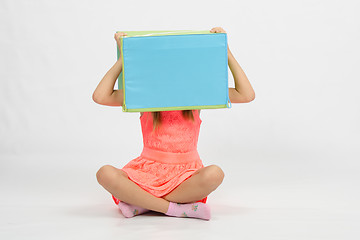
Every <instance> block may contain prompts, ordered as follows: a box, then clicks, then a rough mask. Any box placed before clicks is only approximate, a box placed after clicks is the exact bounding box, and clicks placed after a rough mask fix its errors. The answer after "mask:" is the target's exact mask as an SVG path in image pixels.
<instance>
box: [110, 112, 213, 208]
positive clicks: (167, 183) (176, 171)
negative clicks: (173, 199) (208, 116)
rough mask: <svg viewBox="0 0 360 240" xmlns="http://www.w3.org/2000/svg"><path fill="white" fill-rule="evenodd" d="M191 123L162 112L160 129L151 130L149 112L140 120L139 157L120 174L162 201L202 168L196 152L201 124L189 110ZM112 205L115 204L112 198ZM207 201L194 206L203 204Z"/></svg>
mask: <svg viewBox="0 0 360 240" xmlns="http://www.w3.org/2000/svg"><path fill="white" fill-rule="evenodd" d="M192 111H193V115H194V120H195V121H194V122H193V121H192V120H191V119H189V120H187V119H185V118H184V117H183V115H182V111H181V110H175V111H162V112H161V113H160V117H161V125H160V127H158V129H157V130H155V131H152V129H153V119H152V114H151V112H144V114H143V115H142V116H141V117H140V122H141V129H142V134H143V144H144V146H143V150H142V152H141V155H140V156H138V157H137V158H135V159H133V160H131V161H130V162H128V163H127V164H126V165H125V166H124V167H123V168H122V170H123V171H124V172H126V173H127V174H128V176H129V179H131V180H132V181H133V182H135V183H136V184H137V185H138V186H140V187H141V188H143V189H144V190H145V191H147V192H149V193H151V194H153V195H154V196H156V197H163V196H165V195H167V194H168V193H170V192H171V191H172V190H174V189H175V188H176V187H177V186H179V185H180V184H181V183H182V182H184V181H185V180H186V179H188V178H189V177H191V176H192V175H193V174H194V173H195V172H196V171H197V170H198V169H200V168H203V167H204V165H203V163H202V160H201V159H200V156H199V154H198V151H197V142H198V137H199V131H200V125H201V122H202V120H201V119H200V116H199V111H198V110H192ZM112 198H113V200H114V201H115V203H116V204H118V203H119V200H118V199H116V198H115V197H114V196H112ZM206 200H207V197H205V198H204V199H202V200H199V201H198V202H203V203H206Z"/></svg>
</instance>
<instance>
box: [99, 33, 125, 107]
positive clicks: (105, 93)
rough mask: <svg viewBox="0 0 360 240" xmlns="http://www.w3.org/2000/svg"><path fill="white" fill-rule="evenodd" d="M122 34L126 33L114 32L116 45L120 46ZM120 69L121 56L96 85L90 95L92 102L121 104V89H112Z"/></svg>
mask: <svg viewBox="0 0 360 240" xmlns="http://www.w3.org/2000/svg"><path fill="white" fill-rule="evenodd" d="M122 35H126V33H125V34H124V33H122V32H120V33H115V40H116V42H117V44H118V46H120V36H122ZM119 49H121V48H119ZM121 71H122V62H121V58H119V59H118V60H117V61H116V63H115V64H114V66H112V67H111V68H110V70H109V71H108V72H107V73H106V74H105V76H104V77H103V78H102V79H101V81H100V83H99V84H98V86H97V87H96V89H95V91H94V93H93V95H92V99H93V100H94V102H96V103H98V104H101V105H107V106H122V105H123V90H122V89H120V90H114V85H115V82H116V79H117V78H118V77H119V75H120V73H121Z"/></svg>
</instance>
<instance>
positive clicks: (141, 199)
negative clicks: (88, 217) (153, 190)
mask: <svg viewBox="0 0 360 240" xmlns="http://www.w3.org/2000/svg"><path fill="white" fill-rule="evenodd" d="M96 178H97V180H98V182H99V184H100V185H101V186H103V187H104V188H105V189H106V190H107V191H108V192H110V193H111V194H112V195H114V196H115V197H116V198H117V199H119V200H120V201H123V202H126V203H129V204H132V205H135V206H139V207H142V208H146V209H149V210H152V211H156V212H161V213H166V212H167V210H168V208H169V202H177V203H190V202H196V201H198V200H201V199H203V198H204V197H206V196H208V195H209V194H210V193H211V192H213V191H214V190H215V189H216V188H217V187H218V186H219V185H220V184H221V183H222V181H223V178H224V172H223V171H222V170H221V168H220V167H218V166H216V165H210V166H207V167H204V168H201V169H198V170H197V171H196V172H195V173H194V174H193V175H192V176H191V177H190V178H188V179H187V180H185V181H184V182H182V183H181V184H180V185H179V186H178V187H177V188H175V189H174V190H173V191H171V192H170V193H169V194H167V195H165V196H163V197H162V198H158V197H155V196H154V195H152V194H150V193H149V192H147V191H145V190H144V189H142V188H141V187H139V186H138V185H137V184H136V183H134V182H133V181H131V180H130V179H129V178H128V176H127V174H126V173H125V172H124V171H122V170H121V169H118V168H115V167H113V166H111V165H105V166H103V167H101V168H100V169H99V171H98V172H97V173H96Z"/></svg>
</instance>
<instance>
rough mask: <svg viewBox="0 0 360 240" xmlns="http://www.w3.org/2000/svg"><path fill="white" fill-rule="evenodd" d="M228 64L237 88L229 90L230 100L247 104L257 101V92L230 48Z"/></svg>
mask: <svg viewBox="0 0 360 240" xmlns="http://www.w3.org/2000/svg"><path fill="white" fill-rule="evenodd" d="M228 64H229V67H230V71H231V73H232V75H233V77H234V82H235V88H229V98H230V101H231V102H232V103H247V102H251V101H252V100H254V99H255V91H254V89H253V88H252V86H251V84H250V82H249V79H248V78H247V77H246V74H245V73H244V71H243V70H242V68H241V67H240V65H239V63H238V62H237V61H236V59H235V57H234V56H233V55H232V53H231V51H230V49H229V46H228Z"/></svg>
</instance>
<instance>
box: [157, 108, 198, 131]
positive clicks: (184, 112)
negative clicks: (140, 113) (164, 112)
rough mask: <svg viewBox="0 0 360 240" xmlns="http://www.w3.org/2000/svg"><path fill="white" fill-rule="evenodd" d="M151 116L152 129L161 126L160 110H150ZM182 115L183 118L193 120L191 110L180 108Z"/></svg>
mask: <svg viewBox="0 0 360 240" xmlns="http://www.w3.org/2000/svg"><path fill="white" fill-rule="evenodd" d="M151 115H152V118H153V130H155V129H156V128H157V127H160V126H161V118H160V112H151ZM182 115H183V116H184V118H185V119H189V120H191V121H195V119H194V115H193V112H192V110H182Z"/></svg>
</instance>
